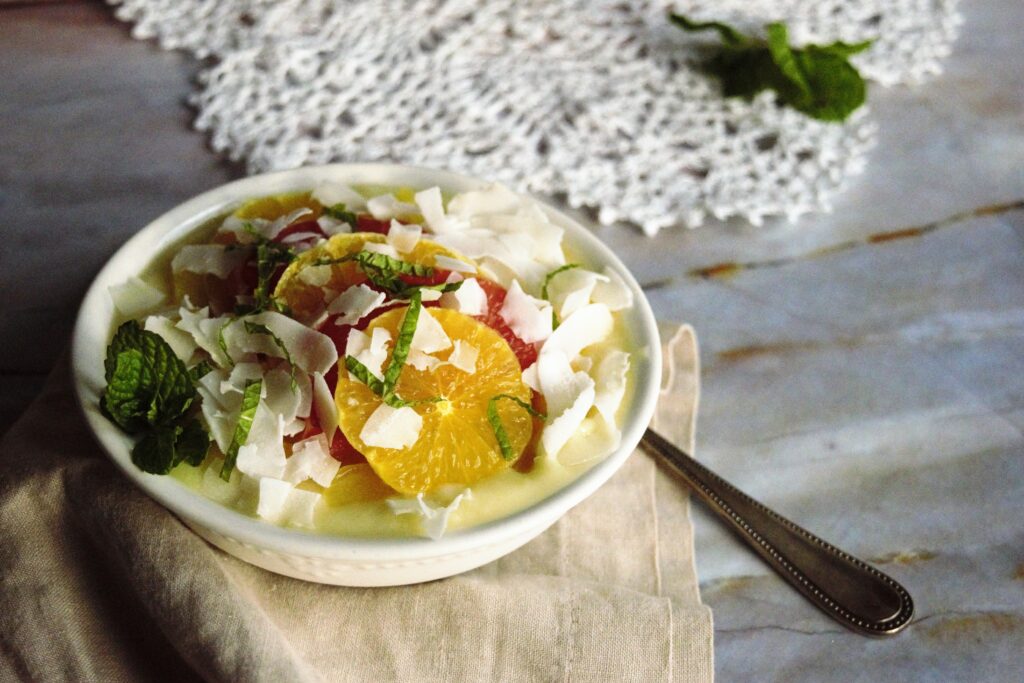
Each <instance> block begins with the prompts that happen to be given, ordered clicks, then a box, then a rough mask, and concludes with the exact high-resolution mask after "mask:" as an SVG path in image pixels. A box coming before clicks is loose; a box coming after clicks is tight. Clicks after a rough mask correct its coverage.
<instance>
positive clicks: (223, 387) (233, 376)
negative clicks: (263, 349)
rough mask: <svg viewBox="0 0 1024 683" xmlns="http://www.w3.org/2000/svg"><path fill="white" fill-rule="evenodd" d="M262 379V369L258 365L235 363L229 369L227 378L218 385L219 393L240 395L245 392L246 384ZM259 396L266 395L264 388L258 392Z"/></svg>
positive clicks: (253, 363)
mask: <svg viewBox="0 0 1024 683" xmlns="http://www.w3.org/2000/svg"><path fill="white" fill-rule="evenodd" d="M262 378H263V368H262V367H260V364H259V363H255V362H252V363H249V362H243V363H235V366H234V367H232V368H231V373H230V374H229V375H228V378H227V379H226V380H223V381H222V382H221V383H220V393H221V394H223V395H227V394H231V393H235V394H239V395H241V394H242V393H243V392H244V391H245V385H246V384H248V383H249V382H252V381H255V380H258V379H262ZM260 395H261V396H266V395H267V391H266V387H263V388H262V389H261V390H260Z"/></svg>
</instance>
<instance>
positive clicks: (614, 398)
mask: <svg viewBox="0 0 1024 683" xmlns="http://www.w3.org/2000/svg"><path fill="white" fill-rule="evenodd" d="M628 373H629V354H628V353H626V352H625V351H620V350H618V349H613V350H611V351H609V352H608V354H607V355H606V356H605V357H604V358H602V359H601V360H600V362H599V363H598V364H597V369H596V371H595V373H594V381H595V383H596V384H597V393H596V396H595V397H594V407H595V408H597V410H598V412H599V413H600V414H601V417H603V418H604V420H605V422H607V423H608V425H609V426H611V427H615V413H616V412H618V410H619V405H620V404H621V403H622V397H623V396H625V395H626V375H627V374H628Z"/></svg>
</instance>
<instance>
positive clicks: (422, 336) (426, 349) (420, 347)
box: [409, 308, 452, 353]
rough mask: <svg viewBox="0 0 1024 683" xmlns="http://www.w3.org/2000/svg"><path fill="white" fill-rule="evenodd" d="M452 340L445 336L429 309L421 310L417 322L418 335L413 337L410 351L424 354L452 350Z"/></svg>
mask: <svg viewBox="0 0 1024 683" xmlns="http://www.w3.org/2000/svg"><path fill="white" fill-rule="evenodd" d="M451 346H452V340H451V339H449V338H448V335H447V334H445V331H444V328H443V327H441V323H439V322H437V319H436V318H435V317H434V316H433V315H432V314H431V313H430V309H429V308H424V309H422V310H420V317H419V319H418V320H417V321H416V333H415V334H413V336H412V343H411V344H410V345H409V349H410V350H413V351H422V352H423V353H436V352H438V351H444V350H445V349H448V348H451Z"/></svg>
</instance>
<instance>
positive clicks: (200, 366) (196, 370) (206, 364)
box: [188, 360, 213, 384]
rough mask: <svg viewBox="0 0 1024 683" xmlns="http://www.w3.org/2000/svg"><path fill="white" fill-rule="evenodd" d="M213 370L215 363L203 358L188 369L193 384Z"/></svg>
mask: <svg viewBox="0 0 1024 683" xmlns="http://www.w3.org/2000/svg"><path fill="white" fill-rule="evenodd" d="M212 371H213V364H212V363H210V361H208V360H201V361H199V362H198V363H196V364H195V365H193V366H192V367H191V368H189V369H188V376H189V379H191V380H192V384H195V383H196V382H198V381H199V380H201V379H202V378H203V377H205V376H206V375H208V374H209V373H210V372H212Z"/></svg>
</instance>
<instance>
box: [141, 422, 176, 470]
mask: <svg viewBox="0 0 1024 683" xmlns="http://www.w3.org/2000/svg"><path fill="white" fill-rule="evenodd" d="M180 433H181V427H160V428H158V429H154V430H151V431H149V432H146V434H145V435H144V436H143V437H142V438H141V439H139V442H138V443H137V444H135V447H134V448H132V462H133V463H134V464H135V466H136V467H138V468H139V469H140V470H142V471H143V472H149V473H150V474H167V473H168V472H170V471H171V469H172V468H173V467H174V465H175V464H176V463H175V461H174V442H175V441H176V440H177V439H178V435H179V434H180Z"/></svg>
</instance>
